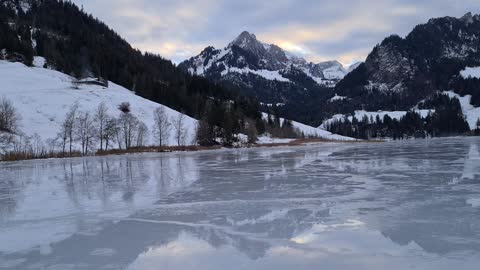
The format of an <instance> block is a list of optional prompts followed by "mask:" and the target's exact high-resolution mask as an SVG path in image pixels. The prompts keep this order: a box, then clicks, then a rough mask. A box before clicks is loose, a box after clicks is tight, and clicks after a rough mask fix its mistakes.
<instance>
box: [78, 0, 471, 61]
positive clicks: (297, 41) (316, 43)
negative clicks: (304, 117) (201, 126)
mask: <svg viewBox="0 0 480 270" xmlns="http://www.w3.org/2000/svg"><path fill="white" fill-rule="evenodd" d="M73 2H75V3H77V4H78V5H79V6H81V5H83V7H84V9H85V11H87V12H89V13H92V14H93V15H94V16H95V17H98V18H99V19H101V20H102V21H104V22H106V23H107V24H108V25H109V26H110V27H111V28H113V29H114V30H115V31H117V32H118V33H119V34H120V35H121V36H123V37H124V38H126V39H127V41H128V42H130V43H131V44H132V46H134V47H136V48H139V49H141V50H143V51H149V52H154V53H159V54H161V55H162V56H164V57H166V58H168V59H171V60H173V61H174V62H177V63H178V62H181V61H182V60H185V59H187V58H189V57H191V56H194V55H197V54H198V53H200V51H202V49H204V48H205V47H206V46H209V45H213V46H215V47H217V48H222V47H225V46H226V45H227V44H228V43H229V42H230V41H232V40H233V39H234V38H235V37H236V36H238V35H239V34H240V33H241V32H242V31H243V30H247V31H249V32H251V33H254V34H255V35H256V36H257V38H258V39H259V40H262V41H264V42H267V43H274V44H277V45H279V46H280V47H282V48H284V49H286V50H289V51H291V52H294V53H296V54H298V55H300V56H303V57H304V58H306V59H307V60H310V61H313V62H319V61H324V60H331V59H337V60H339V61H340V62H342V63H344V64H349V63H352V62H355V61H358V60H362V61H363V60H364V59H365V57H366V56H367V54H368V53H369V52H370V50H371V49H372V47H373V46H374V45H375V44H377V43H379V42H380V41H381V40H382V39H383V38H384V37H385V36H388V35H390V34H394V33H395V34H399V35H401V36H405V35H406V34H408V32H409V31H410V30H411V29H412V28H413V27H414V26H415V25H417V24H419V23H424V22H426V21H428V19H429V18H432V17H441V16H454V17H459V16H462V15H463V14H465V13H466V12H469V11H471V12H472V13H480V1H479V0H270V1H266V0H189V1H187V0H101V1H99V0H73Z"/></svg>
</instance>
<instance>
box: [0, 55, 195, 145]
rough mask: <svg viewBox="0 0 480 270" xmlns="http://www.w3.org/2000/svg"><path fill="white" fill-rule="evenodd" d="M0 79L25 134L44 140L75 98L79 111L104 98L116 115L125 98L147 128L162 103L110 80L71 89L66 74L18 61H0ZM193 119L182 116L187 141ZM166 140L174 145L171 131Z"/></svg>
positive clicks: (0, 92) (174, 114)
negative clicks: (34, 135)
mask: <svg viewBox="0 0 480 270" xmlns="http://www.w3.org/2000/svg"><path fill="white" fill-rule="evenodd" d="M42 62H43V61H42V59H41V58H36V61H35V63H42ZM0 81H1V85H0V96H5V97H6V98H8V99H9V100H11V101H12V102H13V104H14V106H15V108H16V109H17V110H18V112H19V113H20V114H21V117H22V120H21V127H20V128H21V130H22V131H23V132H24V133H25V134H26V135H28V136H31V135H33V134H35V133H37V134H38V135H40V136H41V137H42V139H44V140H47V139H51V138H55V137H56V136H57V133H58V132H59V131H60V125H61V123H62V121H63V120H64V118H65V115H66V113H67V111H68V110H69V108H70V107H71V106H72V105H73V104H74V103H75V102H78V104H79V109H80V110H81V111H88V112H90V113H92V114H93V112H94V110H95V109H96V108H97V107H98V105H99V104H100V103H101V102H104V103H105V104H106V105H107V107H108V113H109V114H110V115H113V116H118V115H119V113H120V112H119V110H118V108H117V106H118V105H119V104H120V103H122V102H129V103H130V105H131V109H132V113H133V115H135V116H136V117H137V118H139V119H140V120H141V121H142V122H144V123H145V124H146V125H147V127H148V128H149V129H151V128H152V126H153V123H154V121H153V111H154V110H155V108H158V107H162V105H160V104H157V103H155V102H152V101H149V100H146V99H144V98H142V97H139V96H137V95H135V94H134V93H133V92H131V91H129V90H127V89H125V88H123V87H121V86H119V85H116V84H114V83H112V82H110V83H109V87H108V88H103V87H101V86H95V85H80V86H79V89H74V88H73V87H72V78H71V77H70V76H67V75H65V74H63V73H60V72H57V71H53V70H49V69H44V68H37V67H34V68H30V67H27V66H25V65H23V64H21V63H10V62H6V61H0ZM165 109H166V112H167V114H168V115H169V117H171V118H176V117H178V115H179V113H178V112H177V111H174V110H172V109H170V108H167V107H165ZM196 122H197V121H196V120H195V119H193V118H190V117H188V116H186V117H185V128H186V130H187V133H188V135H189V137H188V138H187V142H188V143H189V142H191V141H192V139H193V134H194V131H195V126H196ZM168 144H169V145H175V140H174V137H173V132H172V134H170V138H169V140H168Z"/></svg>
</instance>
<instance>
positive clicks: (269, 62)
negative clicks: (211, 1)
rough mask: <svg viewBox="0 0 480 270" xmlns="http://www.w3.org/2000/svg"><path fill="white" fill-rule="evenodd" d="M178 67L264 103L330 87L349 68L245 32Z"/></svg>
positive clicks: (301, 96)
mask: <svg viewBox="0 0 480 270" xmlns="http://www.w3.org/2000/svg"><path fill="white" fill-rule="evenodd" d="M179 67H180V68H181V69H183V70H185V71H187V72H188V73H189V74H194V75H199V76H204V77H206V78H209V79H212V80H214V81H216V82H221V83H223V84H226V85H229V84H233V85H235V86H238V87H239V88H241V89H243V91H244V92H246V93H247V94H248V95H252V96H255V97H257V98H258V99H259V100H260V101H262V102H264V103H287V102H291V101H299V102H301V101H302V100H304V99H308V98H309V93H311V92H315V91H321V90H322V89H324V88H331V87H333V86H335V84H336V83H337V82H338V81H339V80H341V79H342V78H344V77H345V75H346V74H348V72H349V71H350V69H349V68H345V67H344V66H343V65H342V64H340V63H339V62H338V61H328V62H322V63H318V64H314V63H311V62H307V61H306V60H305V59H303V58H301V57H298V56H295V55H294V54H292V53H289V52H287V51H285V50H283V49H282V48H280V47H279V46H277V45H274V44H266V43H263V42H261V41H259V40H258V39H257V37H256V36H255V35H254V34H251V33H249V32H247V31H244V32H242V33H241V34H240V35H239V36H238V37H237V38H235V39H234V40H233V41H232V42H230V44H228V46H226V47H225V48H223V49H215V48H214V47H207V48H206V49H204V50H203V51H202V52H201V53H200V54H199V55H197V56H195V57H192V58H190V59H189V60H186V61H184V62H183V63H181V64H180V65H179Z"/></svg>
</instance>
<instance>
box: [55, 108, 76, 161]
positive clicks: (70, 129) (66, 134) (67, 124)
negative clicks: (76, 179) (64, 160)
mask: <svg viewBox="0 0 480 270" xmlns="http://www.w3.org/2000/svg"><path fill="white" fill-rule="evenodd" d="M77 112H78V103H75V104H74V105H72V106H71V107H70V110H69V111H68V112H67V115H66V116H65V120H64V121H63V123H62V127H61V131H60V133H59V137H60V139H61V140H62V151H63V154H65V148H66V146H67V142H68V144H69V150H70V151H69V153H70V155H71V154H72V151H73V149H72V148H73V142H74V129H75V120H76V118H77Z"/></svg>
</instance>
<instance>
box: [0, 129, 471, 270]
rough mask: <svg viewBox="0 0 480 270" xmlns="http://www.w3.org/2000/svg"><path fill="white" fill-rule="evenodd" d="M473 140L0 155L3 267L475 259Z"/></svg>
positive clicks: (419, 263)
mask: <svg viewBox="0 0 480 270" xmlns="http://www.w3.org/2000/svg"><path fill="white" fill-rule="evenodd" d="M479 149H480V139H478V138H451V139H435V140H429V141H425V140H418V141H410V142H404V143H397V142H394V143H383V144H329V145H318V146H304V147H293V148H268V149H242V150H228V151H223V150H222V151H212V152H199V153H171V154H141V155H128V156H111V157H92V158H83V159H82V158H79V159H64V160H46V161H29V162H22V163H4V164H0V269H62V270H63V269H132V270H137V269H147V270H149V269H162V270H164V269H196V270H198V269H208V270H210V269H214V270H215V269H222V270H223V269H232V270H237V269H248V270H250V269H389V270H393V269H477V268H478V265H479V264H480V153H479Z"/></svg>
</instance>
